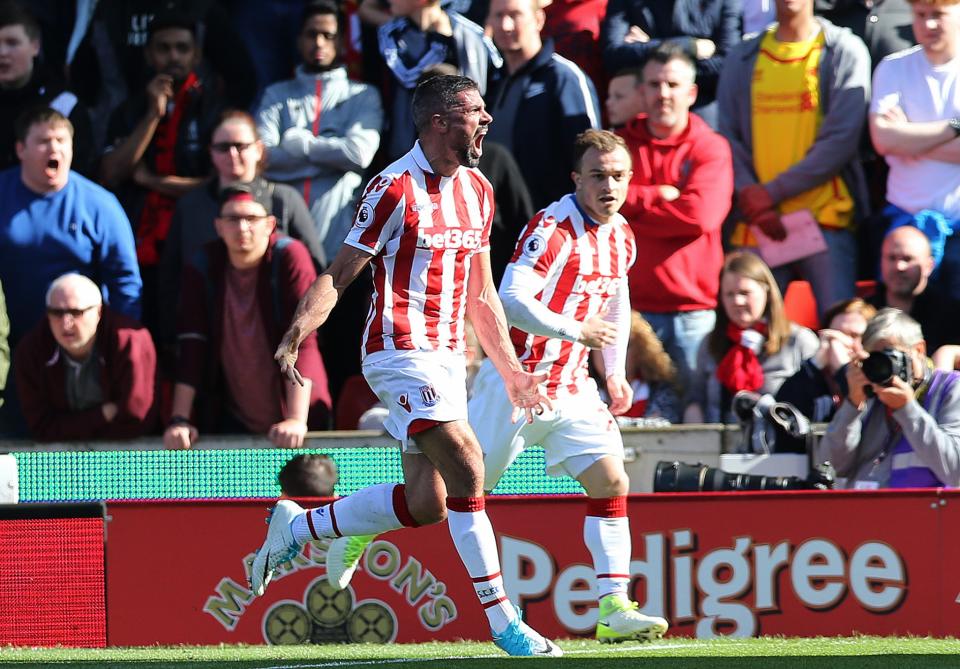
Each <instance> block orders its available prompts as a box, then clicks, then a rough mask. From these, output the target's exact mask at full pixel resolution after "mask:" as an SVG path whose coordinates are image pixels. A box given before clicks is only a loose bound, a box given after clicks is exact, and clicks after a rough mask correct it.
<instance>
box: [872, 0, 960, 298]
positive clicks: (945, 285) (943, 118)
mask: <svg viewBox="0 0 960 669" xmlns="http://www.w3.org/2000/svg"><path fill="white" fill-rule="evenodd" d="M910 5H911V9H912V11H913V32H914V34H915V35H916V38H917V42H918V45H917V46H915V47H912V48H910V49H906V50H905V51H900V52H898V53H895V54H893V55H890V56H887V57H886V58H884V59H883V61H882V62H881V63H880V65H879V66H878V67H877V69H876V72H875V73H874V79H873V99H872V101H871V103H870V136H871V138H872V139H873V144H874V146H875V147H876V149H877V151H878V152H879V153H880V154H882V155H883V156H884V157H885V158H886V160H887V163H888V164H889V166H890V176H889V177H888V179H887V201H888V206H887V208H886V209H885V210H884V215H885V217H886V218H887V220H888V222H889V224H890V227H899V226H900V225H915V226H916V227H918V228H920V229H921V230H923V231H924V232H925V233H926V234H927V236H928V237H930V242H931V247H932V250H933V255H934V260H935V261H937V263H938V264H939V267H938V269H937V271H936V272H935V274H934V276H933V283H934V284H937V285H939V286H940V288H941V289H943V290H944V291H946V292H947V293H949V294H950V295H951V296H953V297H960V242H958V241H957V239H956V238H955V236H954V235H953V232H954V230H956V229H957V228H958V227H960V88H958V85H960V0H912V1H911V3H910ZM941 261H942V262H941Z"/></svg>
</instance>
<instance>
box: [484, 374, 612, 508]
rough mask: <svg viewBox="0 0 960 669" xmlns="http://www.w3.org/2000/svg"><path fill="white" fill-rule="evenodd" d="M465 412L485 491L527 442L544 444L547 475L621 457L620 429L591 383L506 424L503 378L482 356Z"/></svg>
mask: <svg viewBox="0 0 960 669" xmlns="http://www.w3.org/2000/svg"><path fill="white" fill-rule="evenodd" d="M468 410H469V420H470V425H471V426H472V427H473V431H474V432H475V433H476V435H477V439H478V440H479V441H480V447H481V448H482V449H483V465H484V469H485V470H486V473H485V476H484V483H483V489H484V490H487V491H490V490H493V489H494V488H495V487H496V485H497V481H499V480H500V477H501V476H502V475H503V473H504V472H505V471H506V470H507V468H508V467H509V466H510V465H511V464H512V463H513V461H514V460H515V459H516V457H517V456H518V455H519V454H520V452H521V451H523V449H525V448H526V447H527V446H537V445H539V446H541V447H542V448H543V450H544V451H545V454H546V460H547V467H546V470H547V474H549V475H550V476H570V477H573V478H577V477H578V476H580V474H582V473H583V472H584V471H586V470H587V468H589V467H590V466H591V465H592V464H593V463H595V462H597V461H598V460H600V459H601V458H604V457H607V456H612V457H616V458H619V459H621V460H622V459H623V438H622V437H621V436H620V427H619V426H618V425H617V421H616V420H615V419H614V417H613V414H611V413H610V410H609V409H608V408H607V405H606V404H604V402H603V400H602V399H600V394H599V393H598V392H597V388H596V384H594V383H590V384H585V385H584V387H583V388H582V389H581V391H580V392H579V393H577V394H576V395H573V396H570V397H565V398H561V399H558V400H553V409H552V410H547V411H545V412H544V413H542V414H541V415H539V416H535V417H534V421H533V423H530V424H528V423H527V422H526V420H525V419H524V417H523V416H522V415H521V417H520V418H519V420H518V421H517V422H516V423H511V422H510V417H511V415H512V413H513V405H511V404H510V400H509V399H508V398H507V391H506V388H505V387H504V383H503V379H502V378H501V377H500V374H499V373H497V370H496V368H495V367H494V366H493V364H492V363H491V362H490V360H489V359H487V360H484V361H483V364H482V365H481V366H480V371H478V372H477V376H476V379H474V382H473V395H472V397H471V399H470V403H469V405H468Z"/></svg>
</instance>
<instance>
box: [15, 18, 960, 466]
mask: <svg viewBox="0 0 960 669" xmlns="http://www.w3.org/2000/svg"><path fill="white" fill-rule="evenodd" d="M450 72H455V73H460V74H463V75H466V76H469V77H471V78H473V79H474V80H476V81H477V83H478V85H479V89H480V91H481V93H482V94H483V95H484V98H485V101H486V105H487V109H488V111H489V112H490V113H491V114H492V115H493V118H494V121H493V123H492V125H491V126H490V131H489V133H488V136H487V138H486V139H485V140H484V147H483V148H484V151H483V158H482V159H481V162H480V166H479V168H480V170H481V171H482V172H484V174H486V175H487V177H488V178H489V179H490V180H491V182H492V183H493V185H494V189H495V193H496V201H497V215H496V218H495V221H494V226H493V228H494V229H493V231H492V234H491V243H492V251H491V259H492V268H493V271H494V275H495V279H496V280H497V281H499V279H500V276H501V274H502V272H503V268H504V266H505V265H506V263H507V261H508V259H509V257H510V255H511V253H512V250H513V246H514V243H515V241H516V239H517V236H518V234H519V232H520V231H521V230H522V229H523V227H524V226H525V225H526V223H527V222H528V220H529V219H530V218H531V217H532V215H533V214H534V213H535V212H536V210H538V209H540V208H542V207H544V206H546V205H547V204H549V203H550V202H552V201H554V200H557V199H559V197H561V196H562V195H564V194H565V193H568V192H570V190H571V189H572V187H571V180H570V173H571V170H572V150H573V143H574V141H573V140H574V138H575V137H576V136H577V134H578V133H580V132H582V131H583V130H586V129H588V128H599V127H610V128H613V129H615V130H616V132H618V133H619V134H620V135H621V136H622V137H623V138H624V139H625V141H626V143H627V146H628V147H629V151H630V154H631V157H632V160H633V177H632V180H631V184H630V188H629V193H628V196H627V201H626V203H625V205H624V207H623V209H622V213H623V215H624V216H625V218H626V219H627V221H628V222H629V223H630V226H631V228H632V230H633V232H634V235H635V237H636V239H637V248H638V253H639V255H638V259H637V262H636V264H635V265H634V267H633V269H632V270H631V273H630V275H629V277H628V278H629V284H630V293H631V306H632V308H633V310H634V312H635V314H634V321H633V327H632V335H633V336H632V338H631V339H632V341H634V342H635V343H634V344H633V348H632V353H631V356H632V357H631V369H632V371H631V381H632V382H633V383H634V386H635V388H636V389H638V390H639V389H642V393H640V394H638V397H637V400H638V401H637V403H636V404H635V406H634V408H633V409H632V410H631V415H632V416H637V417H642V416H645V415H646V416H660V417H665V418H668V419H669V420H671V421H674V422H675V421H679V420H686V421H702V420H708V421H725V420H732V418H731V416H730V415H729V407H730V399H731V397H732V395H734V394H735V393H736V392H737V391H739V390H751V391H759V392H768V393H771V394H776V393H777V392H778V390H779V391H780V392H781V393H783V394H784V397H786V398H787V399H789V400H790V401H794V402H795V403H796V404H797V405H798V406H800V405H802V407H803V409H804V410H805V411H809V412H810V417H811V418H814V419H815V420H829V419H830V418H831V417H832V416H834V414H835V413H837V409H838V407H839V406H840V404H841V400H842V398H843V397H844V396H846V393H847V392H848V388H847V387H846V379H847V370H848V368H849V367H850V364H849V363H851V362H856V361H857V360H859V359H860V357H862V355H864V349H863V348H862V347H861V344H860V341H859V338H860V337H861V335H862V334H863V332H864V329H865V328H866V327H867V322H868V321H869V320H870V318H871V316H872V315H873V311H874V308H876V309H883V308H885V307H895V308H896V309H898V310H900V312H902V314H903V315H905V316H906V315H909V316H912V318H913V319H915V321H916V322H918V323H919V326H920V328H922V332H923V334H924V336H925V338H926V348H925V349H924V351H929V352H930V353H931V354H932V353H933V352H934V350H935V349H938V348H940V347H942V346H945V345H946V346H947V347H948V348H946V349H943V353H941V354H940V355H939V356H935V358H934V359H936V360H937V362H938V365H939V366H940V367H943V368H945V370H946V369H947V368H952V367H953V366H954V362H955V361H956V360H958V359H960V355H958V352H960V348H950V346H960V326H958V325H957V321H956V319H955V318H952V315H953V314H955V313H956V312H957V309H956V308H955V307H954V305H956V304H957V303H958V301H960V237H958V236H957V235H955V234H953V233H954V230H955V229H956V228H957V227H960V82H958V80H960V0H789V1H788V0H552V1H551V0H389V2H387V1H386V0H363V1H362V2H340V3H337V2H335V1H334V0H302V1H300V2H283V3H261V2H250V1H243V0H232V1H231V0H203V1H202V2H184V1H180V0H136V1H134V2H114V1H111V0H101V1H100V2H97V3H86V2H76V3H52V2H38V3H31V4H30V5H27V4H26V3H23V2H18V0H0V169H2V170H3V171H0V282H2V289H3V293H4V295H5V298H6V299H5V303H3V304H4V307H3V309H2V311H3V313H2V314H0V321H2V322H3V323H5V322H6V320H7V317H9V327H8V328H0V340H2V341H0V372H2V373H0V376H2V377H3V379H6V373H5V371H4V370H5V369H6V368H7V366H10V371H11V373H10V375H9V378H10V382H5V383H4V384H3V385H5V390H4V392H3V397H2V400H3V402H2V405H0V433H2V434H4V435H7V436H29V437H32V438H34V439H39V440H50V439H92V438H107V437H109V438H116V437H128V436H137V435H141V434H158V433H160V432H161V431H162V433H163V435H164V442H165V444H166V445H167V446H168V447H171V448H183V447H189V445H190V444H191V443H193V442H194V441H195V440H196V439H197V438H198V437H199V435H200V433H201V432H217V431H234V432H237V431H239V432H252V433H261V434H265V435H268V436H269V438H270V439H271V440H272V441H273V442H274V443H276V444H277V445H281V446H295V445H298V444H300V443H302V439H303V434H304V433H305V432H306V431H307V430H308V429H327V428H330V427H333V426H334V424H335V423H334V420H333V417H334V416H337V417H338V419H337V421H336V426H337V427H346V428H349V427H356V425H353V424H352V423H353V422H354V419H353V418H351V419H350V420H349V421H347V422H348V423H350V424H341V421H340V420H339V417H340V416H341V415H349V416H354V415H355V414H357V413H358V412H356V411H338V404H339V401H340V400H341V392H342V391H341V389H342V388H346V389H347V390H346V391H345V393H344V394H345V395H347V396H348V397H345V398H343V400H344V402H345V406H346V405H347V404H350V403H351V401H352V403H353V404H356V405H357V406H360V405H363V406H365V407H366V406H369V405H370V404H372V403H374V402H375V398H374V397H372V396H371V394H370V393H369V392H368V390H369V389H367V388H365V387H356V383H355V380H356V378H357V376H356V375H357V373H358V372H359V363H360V359H359V349H360V339H361V333H362V328H363V322H364V319H365V315H366V312H367V309H368V302H369V300H368V298H369V293H370V290H371V288H370V284H369V281H358V282H356V283H355V284H354V285H352V286H351V287H350V288H349V289H348V290H347V291H346V292H345V294H344V296H343V297H342V298H341V300H340V301H341V304H342V305H343V306H342V307H341V308H340V309H339V310H338V311H337V312H336V315H335V316H334V319H333V320H331V322H329V323H328V324H327V326H326V327H325V328H324V329H323V330H322V331H321V332H319V333H318V334H317V335H314V336H311V337H308V338H307V339H306V340H305V341H304V344H303V347H302V349H301V354H300V358H299V359H300V361H301V362H300V363H299V364H300V365H301V366H302V369H300V371H301V374H302V375H303V377H304V378H305V379H307V380H308V383H307V384H306V386H304V387H303V388H299V387H298V388H294V387H292V386H289V384H287V383H286V382H284V381H283V380H282V379H281V377H280V375H279V373H278V372H277V371H276V366H275V365H274V364H273V361H272V352H273V350H274V349H275V347H276V343H277V341H278V338H279V334H280V333H282V332H283V331H284V330H285V329H286V327H287V325H288V324H289V322H290V319H291V317H292V313H293V309H294V307H295V305H296V303H297V300H299V298H300V297H301V296H302V295H303V292H304V291H305V290H306V287H307V286H309V284H310V282H311V281H312V280H313V277H315V276H316V272H317V271H318V270H321V269H322V268H323V267H324V266H325V265H326V263H327V262H328V261H329V260H330V259H331V258H332V257H333V256H334V255H335V254H336V252H337V250H338V249H339V247H340V246H341V245H342V243H343V239H344V237H345V236H346V234H347V232H348V230H349V229H350V227H351V225H352V223H353V219H354V215H355V210H356V203H357V200H358V198H359V196H360V195H361V194H362V192H363V189H364V186H365V184H366V182H367V179H368V178H369V177H370V175H371V174H373V173H375V172H376V171H378V170H380V169H382V168H383V167H384V166H385V165H387V164H389V163H390V162H391V161H392V160H393V159H395V158H396V157H398V156H400V155H403V154H404V153H405V152H406V151H408V150H409V148H410V146H411V145H412V142H413V138H414V127H413V122H412V116H411V114H412V112H411V109H410V100H411V97H412V93H413V89H414V88H415V87H416V85H417V83H418V82H419V81H421V80H422V79H423V78H424V77H428V76H433V75H434V74H435V73H450ZM601 103H603V104H601ZM367 187H368V188H377V187H378V184H376V183H372V184H369V186H367ZM785 247H790V250H791V252H792V253H793V256H792V257H787V258H784V256H783V249H784V248H785ZM764 261H767V263H766V264H765V262H764ZM798 279H799V280H805V281H807V282H808V283H809V285H810V288H811V290H812V293H813V296H814V299H815V302H816V312H817V314H818V316H819V318H820V321H821V323H822V324H823V325H824V326H825V329H824V330H823V331H821V332H820V334H819V337H818V335H817V334H815V333H814V332H812V331H810V330H808V329H806V328H803V327H800V326H799V325H797V324H795V323H791V322H790V320H789V318H788V314H787V311H786V309H785V307H784V299H783V295H785V294H786V293H787V290H788V287H789V284H790V282H791V281H794V280H798ZM858 280H859V281H860V282H861V283H859V284H858V283H857V282H858ZM873 282H875V286H873V288H872V291H871V290H870V288H869V286H870V285H872V283H873ZM865 286H867V288H864V287H865ZM865 291H866V292H865ZM867 293H869V294H867ZM857 294H860V295H861V297H863V298H864V299H859V298H858V297H856V295H857ZM894 325H895V326H896V327H897V328H899V330H897V332H900V333H901V334H903V333H904V332H905V333H906V334H904V335H903V337H902V339H903V343H904V344H905V345H906V346H907V347H908V348H909V347H910V346H914V343H913V340H914V339H915V337H914V335H915V334H916V333H915V332H914V331H913V330H910V329H909V327H907V326H905V325H904V324H903V323H901V322H900V321H897V322H896V323H894ZM891 327H893V326H891ZM6 330H9V332H6ZM5 347H6V348H5ZM911 350H917V351H919V348H917V347H914V349H911ZM917 355H918V356H919V353H918V354H917ZM918 364H919V363H918ZM345 384H346V385H345ZM781 385H782V386H783V387H782V388H781ZM950 388H952V385H951V386H950ZM858 397H859V396H858ZM360 413H362V411H361V412H360ZM844 417H845V419H850V418H851V416H850V413H849V412H846V413H844ZM851 434H852V433H851ZM852 439H853V437H850V438H849V439H847V441H851V442H852Z"/></svg>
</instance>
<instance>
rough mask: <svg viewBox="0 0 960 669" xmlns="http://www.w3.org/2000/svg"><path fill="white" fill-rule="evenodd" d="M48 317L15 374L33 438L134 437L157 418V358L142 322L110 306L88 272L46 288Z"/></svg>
mask: <svg viewBox="0 0 960 669" xmlns="http://www.w3.org/2000/svg"><path fill="white" fill-rule="evenodd" d="M46 305H47V315H46V317H45V318H43V319H42V320H41V321H40V322H39V323H37V325H36V326H35V327H34V328H33V329H32V330H31V331H30V332H29V333H27V334H26V335H25V336H24V337H23V339H22V340H21V341H20V344H19V345H18V346H17V348H16V352H15V358H14V372H15V374H16V379H17V392H18V393H19V396H20V405H21V410H22V411H23V415H24V418H26V421H27V426H28V429H29V431H30V436H31V437H32V438H34V439H37V440H39V441H63V440H88V439H129V438H133V437H139V436H142V435H144V434H146V433H147V432H148V431H149V430H150V428H151V427H152V426H153V422H154V419H155V399H156V395H155V392H154V390H155V385H156V384H155V373H156V363H157V354H156V351H155V350H154V347H153V340H152V339H151V338H150V333H149V332H147V330H146V328H144V327H143V326H142V325H140V323H138V322H137V321H135V320H133V319H132V318H129V317H128V316H124V315H123V314H121V313H119V312H116V311H113V310H111V309H110V307H108V306H106V305H104V304H103V298H102V296H101V293H100V289H99V288H98V287H97V284H95V283H94V282H93V281H91V280H90V279H88V278H87V277H85V276H83V275H82V274H74V273H70V274H64V275H62V276H60V277H58V278H57V279H55V280H54V281H53V283H52V284H50V287H49V289H48V290H47V298H46Z"/></svg>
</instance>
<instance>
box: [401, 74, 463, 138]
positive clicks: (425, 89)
mask: <svg viewBox="0 0 960 669" xmlns="http://www.w3.org/2000/svg"><path fill="white" fill-rule="evenodd" d="M470 90H478V87H477V82H475V81H474V80H473V79H470V78H469V77H461V76H460V75H458V74H440V75H437V76H435V77H428V78H426V79H425V80H424V81H421V82H420V83H419V84H417V87H416V89H415V90H414V91H413V124H414V125H415V126H416V128H417V132H418V133H420V132H423V131H424V130H426V129H427V128H429V127H430V119H432V118H433V115H434V114H443V113H446V112H447V111H449V110H450V109H451V108H452V107H454V106H455V105H456V104H457V102H458V100H457V96H458V95H459V94H460V93H462V92H463V91H470Z"/></svg>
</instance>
